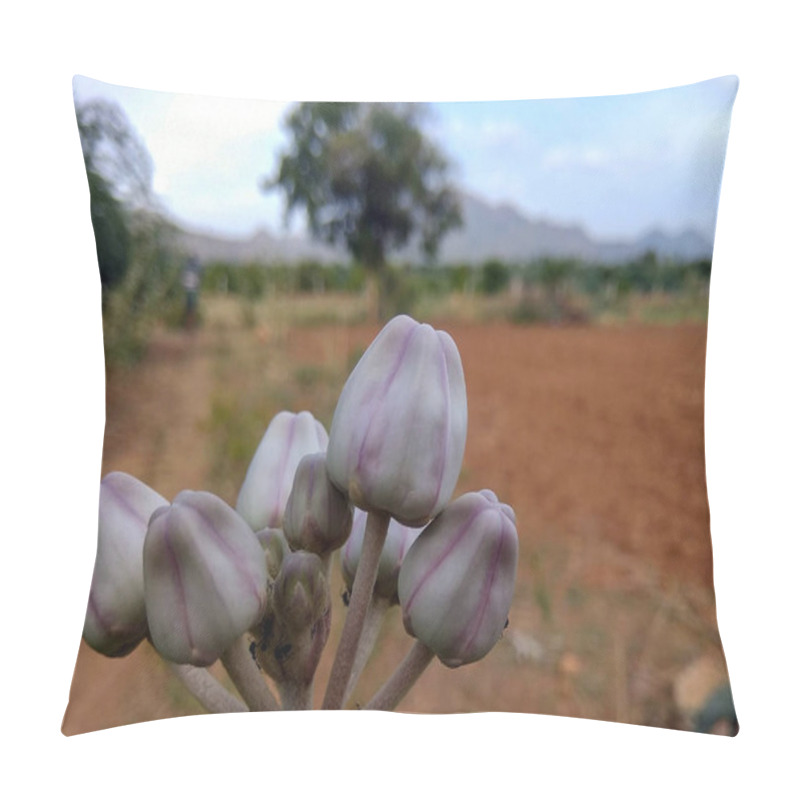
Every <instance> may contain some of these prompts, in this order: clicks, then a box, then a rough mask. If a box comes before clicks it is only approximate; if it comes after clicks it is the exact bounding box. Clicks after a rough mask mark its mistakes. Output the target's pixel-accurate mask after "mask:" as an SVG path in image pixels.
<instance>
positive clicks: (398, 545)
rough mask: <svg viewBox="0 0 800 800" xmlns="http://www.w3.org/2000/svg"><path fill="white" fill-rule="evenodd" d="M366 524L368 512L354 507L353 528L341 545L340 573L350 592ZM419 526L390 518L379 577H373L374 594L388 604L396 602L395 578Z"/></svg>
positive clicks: (362, 544) (417, 533) (379, 566)
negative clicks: (411, 526) (412, 525)
mask: <svg viewBox="0 0 800 800" xmlns="http://www.w3.org/2000/svg"><path fill="white" fill-rule="evenodd" d="M366 527H367V512H366V511H361V510H360V509H357V510H356V511H355V513H354V514H353V530H352V533H351V534H350V537H349V538H348V540H347V542H346V543H345V545H344V547H343V548H342V552H341V562H342V575H343V576H344V580H345V583H346V584H347V588H348V589H349V590H351V591H352V589H353V581H354V580H355V577H356V569H357V568H358V562H359V561H360V560H361V548H362V547H363V546H364V532H365V530H366ZM422 530H423V529H422V528H409V527H408V526H407V525H403V524H402V523H401V522H398V521H397V520H396V519H391V520H390V521H389V528H388V530H387V532H386V541H385V542H384V544H383V550H381V556H380V560H379V561H378V576H377V578H376V579H375V590H374V593H375V595H376V596H377V597H383V598H384V599H386V600H388V601H389V602H390V603H395V604H396V603H397V602H398V597H397V578H398V575H399V574H400V565H401V564H402V563H403V559H404V558H405V555H406V552H407V551H408V548H409V547H411V543H412V542H413V541H414V540H415V539H416V538H417V537H418V536H419V535H420V533H422Z"/></svg>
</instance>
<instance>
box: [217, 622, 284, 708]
mask: <svg viewBox="0 0 800 800" xmlns="http://www.w3.org/2000/svg"><path fill="white" fill-rule="evenodd" d="M220 660H221V661H222V665H223V666H224V667H225V669H226V670H227V672H228V675H230V676H231V680H232V681H233V684H234V686H236V688H237V689H238V690H239V694H241V696H242V699H243V700H244V701H245V703H247V707H248V708H249V709H250V710H251V711H277V710H278V708H279V706H278V701H277V700H276V699H275V697H274V695H273V694H272V692H271V691H270V690H269V687H268V686H267V684H266V683H265V681H264V678H263V676H262V675H261V672H260V670H259V669H258V665H257V664H256V662H255V661H254V660H253V657H252V655H250V647H249V646H248V643H247V637H246V636H245V635H242V636H240V637H239V638H238V639H237V640H236V641H235V642H234V643H233V644H232V645H231V646H230V647H229V648H228V649H227V650H226V651H225V652H224V653H223V654H222V657H221V659H220Z"/></svg>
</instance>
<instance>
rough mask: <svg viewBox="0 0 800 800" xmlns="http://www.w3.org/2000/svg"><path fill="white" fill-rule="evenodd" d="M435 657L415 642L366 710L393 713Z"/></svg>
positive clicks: (431, 651) (419, 643)
mask: <svg viewBox="0 0 800 800" xmlns="http://www.w3.org/2000/svg"><path fill="white" fill-rule="evenodd" d="M433 656H434V652H433V650H431V649H430V648H429V647H428V646H427V645H424V644H422V642H420V641H419V640H417V641H415V642H414V645H413V646H412V648H411V649H410V650H409V651H408V653H407V654H406V657H405V658H404V659H403V660H402V661H401V662H400V664H399V665H398V667H397V669H396V670H395V671H394V672H393V673H392V677H391V678H389V680H388V681H386V683H384V684H383V686H382V687H381V688H380V689H379V690H378V693H377V694H376V695H375V697H373V698H372V700H370V701H369V703H367V705H366V706H365V708H367V709H369V710H371V711H393V710H394V709H395V708H396V707H397V704H398V703H399V702H400V701H401V700H402V699H403V698H404V697H405V696H406V695H407V694H408V690H409V689H410V688H411V687H412V686H413V685H414V684H415V683H416V681H417V678H419V676H420V675H422V673H423V672H425V669H426V668H427V666H428V664H430V663H431V660H432V659H433Z"/></svg>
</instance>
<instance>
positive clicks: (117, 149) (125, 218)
mask: <svg viewBox="0 0 800 800" xmlns="http://www.w3.org/2000/svg"><path fill="white" fill-rule="evenodd" d="M75 112H76V116H77V120H78V133H79V134H80V139H81V148H82V150H83V161H84V164H85V166H86V177H87V179H88V182H89V196H90V210H91V216H92V227H93V228H94V236H95V246H96V249H97V262H98V266H99V267H100V283H101V285H102V287H103V289H104V290H107V289H109V288H111V287H112V286H116V285H117V284H119V283H120V282H121V281H122V279H123V278H124V276H125V273H126V271H127V269H128V264H129V261H130V250H131V226H130V213H131V211H133V210H134V209H144V208H147V207H148V206H149V204H150V199H151V185H152V176H153V167H152V162H151V160H150V154H149V153H148V152H147V150H146V149H145V148H144V145H142V144H141V142H140V141H139V140H138V138H137V137H136V134H135V133H134V131H133V129H132V128H131V126H130V123H129V122H128V120H127V118H126V117H125V115H124V114H123V112H122V111H121V110H120V109H119V107H118V106H116V105H114V104H113V103H110V102H108V101H104V100H94V101H91V102H88V103H83V104H76V107H75Z"/></svg>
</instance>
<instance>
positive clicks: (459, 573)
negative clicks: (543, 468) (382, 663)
mask: <svg viewBox="0 0 800 800" xmlns="http://www.w3.org/2000/svg"><path fill="white" fill-rule="evenodd" d="M518 550H519V543H518V540H517V530H516V527H515V518H514V512H513V510H512V509H511V507H510V506H507V505H505V504H504V503H500V502H498V500H497V496H496V495H495V494H494V492H491V491H489V490H488V489H484V490H483V491H481V492H470V493H469V494H465V495H462V496H461V497H459V498H458V499H457V500H455V501H453V502H452V503H451V504H450V505H448V506H447V508H445V509H444V511H442V513H441V514H440V515H439V516H438V517H436V519H435V520H433V522H431V524H430V525H428V527H427V528H425V530H424V531H423V532H422V533H421V534H420V536H419V537H418V538H417V540H416V541H415V542H414V543H413V544H412V545H411V547H410V548H409V550H408V552H407V553H406V557H405V559H404V560H403V565H402V566H401V568H400V578H399V580H398V594H399V597H400V605H401V607H402V609H403V624H404V625H405V628H406V630H407V631H408V632H409V633H410V634H411V635H412V636H415V637H416V638H417V639H419V640H420V641H421V642H422V643H423V644H425V645H427V646H428V647H429V648H430V649H431V650H433V652H434V653H436V655H437V656H438V657H439V659H440V660H441V661H442V663H443V664H445V666H448V667H459V666H461V665H463V664H469V663H471V662H473V661H477V660H478V659H481V658H483V657H484V656H485V655H486V654H487V653H488V652H489V650H491V649H492V647H494V645H495V643H496V642H497V641H498V639H499V638H500V637H501V636H502V634H503V629H504V627H505V624H506V621H507V619H508V612H509V609H510V608H511V599H512V596H513V593H514V581H515V579H516V572H517V553H518Z"/></svg>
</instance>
